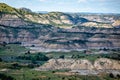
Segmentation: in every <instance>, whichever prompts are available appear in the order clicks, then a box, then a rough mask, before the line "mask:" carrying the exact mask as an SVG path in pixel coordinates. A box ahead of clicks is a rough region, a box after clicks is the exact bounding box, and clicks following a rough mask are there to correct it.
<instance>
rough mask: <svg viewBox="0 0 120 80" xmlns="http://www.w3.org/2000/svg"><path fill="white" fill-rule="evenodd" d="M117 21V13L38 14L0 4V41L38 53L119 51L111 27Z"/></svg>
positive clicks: (117, 32)
mask: <svg viewBox="0 0 120 80" xmlns="http://www.w3.org/2000/svg"><path fill="white" fill-rule="evenodd" d="M103 15H104V16H103ZM119 18H120V16H119V15H117V14H116V15H112V14H108V15H105V14H101V15H98V14H94V16H93V14H84V15H83V14H66V13H61V12H50V13H47V14H38V13H34V12H31V11H30V10H29V9H25V8H22V9H15V8H12V7H10V6H8V5H6V4H4V3H0V42H7V43H15V42H20V43H22V45H23V46H26V47H31V46H33V45H34V46H35V47H37V48H38V50H40V48H42V49H56V50H57V49H66V50H70V49H74V50H75V49H87V48H104V47H105V48H119V47H120V39H119V37H120V28H117V27H113V26H116V25H118V23H119V22H118V21H117V20H118V19H119ZM99 19H100V20H99ZM104 21H105V22H104ZM107 21H108V22H107ZM114 21H117V22H114ZM113 22H114V23H113ZM115 24H116V25H115ZM59 27H62V28H59ZM35 47H34V48H35Z"/></svg>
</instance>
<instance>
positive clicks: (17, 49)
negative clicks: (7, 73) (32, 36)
mask: <svg viewBox="0 0 120 80" xmlns="http://www.w3.org/2000/svg"><path fill="white" fill-rule="evenodd" d="M28 50H29V49H26V48H25V47H23V46H20V45H19V44H8V45H6V47H2V46H0V56H2V55H7V56H9V55H19V54H23V53H25V52H26V51H28Z"/></svg>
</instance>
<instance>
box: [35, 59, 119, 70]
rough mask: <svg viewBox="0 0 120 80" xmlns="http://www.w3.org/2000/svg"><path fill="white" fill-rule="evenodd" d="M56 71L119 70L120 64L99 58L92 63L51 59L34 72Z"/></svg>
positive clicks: (81, 60)
mask: <svg viewBox="0 0 120 80" xmlns="http://www.w3.org/2000/svg"><path fill="white" fill-rule="evenodd" d="M56 69H70V70H112V69H113V70H115V69H116V70H120V63H119V61H116V60H111V59H106V58H100V59H97V60H96V61H95V62H94V63H92V62H90V61H88V60H83V59H80V60H75V59H51V60H49V61H48V62H47V63H45V64H44V65H43V66H40V67H39V68H36V70H56Z"/></svg>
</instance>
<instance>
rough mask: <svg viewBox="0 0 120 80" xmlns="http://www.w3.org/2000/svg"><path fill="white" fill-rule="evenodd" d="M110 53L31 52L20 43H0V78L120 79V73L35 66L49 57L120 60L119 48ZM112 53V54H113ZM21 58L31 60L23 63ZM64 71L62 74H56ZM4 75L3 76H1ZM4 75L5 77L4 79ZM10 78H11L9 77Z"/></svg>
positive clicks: (39, 79) (86, 51)
mask: <svg viewBox="0 0 120 80" xmlns="http://www.w3.org/2000/svg"><path fill="white" fill-rule="evenodd" d="M102 50H104V51H108V52H109V54H93V53H96V52H99V51H100V50H96V49H91V50H83V51H71V52H47V53H44V52H43V53H34V54H33V53H31V52H30V51H29V50H28V49H26V48H25V47H22V46H20V45H19V44H7V43H5V42H4V43H3V44H2V45H0V57H1V58H0V59H1V61H0V80H119V78H120V75H119V74H117V75H113V74H112V73H110V74H104V75H103V74H102V75H86V76H84V75H77V73H76V74H75V75H65V73H66V72H68V71H69V70H54V71H35V70H33V68H35V67H38V66H39V65H42V64H41V63H36V62H37V61H41V62H42V63H44V62H45V61H47V60H48V59H49V58H73V59H88V60H90V61H94V60H96V59H98V58H100V57H103V58H112V59H117V60H119V56H120V55H119V50H114V49H113V50H108V49H102ZM111 53H112V54H111ZM3 56H12V57H15V59H16V58H17V60H14V61H12V62H5V61H4V60H2V57H3ZM19 60H23V62H25V61H26V60H28V61H30V63H29V62H26V63H22V62H20V61H19ZM56 73H62V74H56ZM1 75H2V76H1ZM3 76H4V78H5V79H3ZM8 78H9V79H8Z"/></svg>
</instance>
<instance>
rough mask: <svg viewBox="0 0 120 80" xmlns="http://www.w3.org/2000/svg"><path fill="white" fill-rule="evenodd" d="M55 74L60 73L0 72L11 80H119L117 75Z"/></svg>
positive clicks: (22, 69) (20, 70)
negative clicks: (11, 79)
mask: <svg viewBox="0 0 120 80" xmlns="http://www.w3.org/2000/svg"><path fill="white" fill-rule="evenodd" d="M57 72H60V71H35V70H31V69H29V68H21V69H19V70H15V69H9V70H6V71H0V75H1V74H2V75H3V74H4V75H7V76H10V77H12V78H13V80H14V79H15V80H119V75H118V76H116V77H115V76H114V75H111V74H105V75H99V76H93V75H89V76H87V75H86V76H84V75H77V74H76V75H70V76H69V75H62V74H55V73H57ZM62 72H63V71H62ZM62 72H61V73H62ZM2 80H3V79H2ZM6 80H8V79H6ZM9 80H10V79H9Z"/></svg>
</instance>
